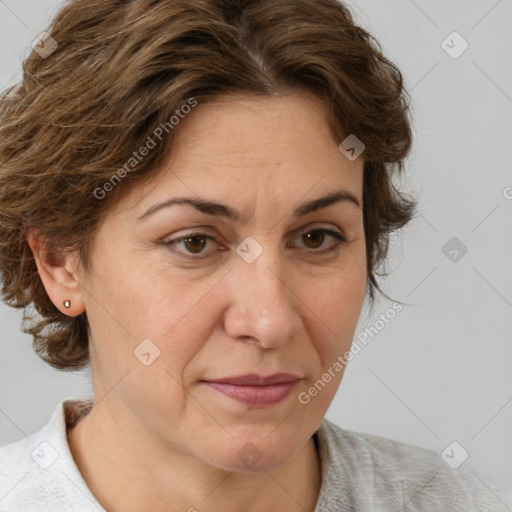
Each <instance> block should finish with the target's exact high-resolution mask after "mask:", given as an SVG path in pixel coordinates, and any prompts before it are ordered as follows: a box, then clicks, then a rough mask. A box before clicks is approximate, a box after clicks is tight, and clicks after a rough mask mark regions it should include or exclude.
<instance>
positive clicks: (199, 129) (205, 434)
mask: <svg viewBox="0 0 512 512" xmlns="http://www.w3.org/2000/svg"><path fill="white" fill-rule="evenodd" d="M324 108H325V107H324V105H323V103H321V102H320V100H318V99H317V98H315V97H313V96H310V95H308V94H299V93H293V94H290V95H288V96H283V97H280V98H278V99H277V98H274V99H268V98H266V99H257V98H254V97H251V96H241V95H240V96H238V95H237V96H231V97H230V98H229V99H223V100H222V101H216V102H215V103H211V104H203V105H202V104H199V105H198V106H197V107H196V108H195V109H193V110H192V112H191V113H190V114H188V116H187V117H186V118H185V119H183V120H182V121H181V122H180V124H179V126H178V127H176V128H175V130H177V133H176V135H177V139H176V141H175V145H174V147H173V151H172V155H171V156H169V158H168V160H167V162H166V163H165V165H163V166H162V169H161V172H160V173H159V174H158V176H157V177H155V178H154V179H152V180H151V181H150V182H148V184H146V185H145V186H144V187H143V188H141V187H139V188H135V189H133V190H132V191H130V193H129V194H128V195H127V196H126V197H124V198H123V199H122V200H121V201H120V202H119V203H118V204H117V205H116V208H115V210H114V211H112V213H110V214H109V216H108V217H106V218H105V220H104V222H103V223H102V225H101V226H100V230H99V232H98V233H97V236H96V237H95V239H94V242H93V245H92V253H91V255H92V270H91V272H90V273H89V274H87V275H85V274H81V277H80V279H79V281H80V285H81V293H82V299H83V302H84V306H85V310H86V313H87V317H88V319H89V323H90V326H91V340H90V345H91V357H92V369H93V379H94V386H95V394H96V400H100V399H101V401H100V402H99V404H98V405H97V407H105V411H107V410H108V411H109V414H112V415H113V416H114V417H123V418H126V417H129V418H130V419H132V420H133V422H134V423H133V424H134V425H136V426H137V429H139V430H140V429H142V431H144V432H145V433H146V435H147V433H148V432H150V433H151V435H152V436H154V438H155V439H156V440H157V441H158V442H159V443H164V445H165V446H166V447H167V448H170V449H173V450H177V451H178V452H180V453H182V454H186V455H191V456H193V457H195V458H196V459H199V460H201V461H203V462H206V463H208V464H210V465H214V466H216V467H219V468H224V469H228V470H235V471H247V470H248V469H252V470H253V471H259V470H261V471H263V470H272V469H274V468H277V467H279V466H281V465H283V464H284V463H285V462H286V461H287V460H288V459H290V458H291V457H292V456H293V455H294V454H295V453H296V451H297V450H298V449H299V447H300V446H301V445H303V443H305V441H306V440H307V439H308V438H309V437H310V436H311V435H312V434H313V433H314V432H315V430H316V429H317V428H318V427H319V425H320V423H321V422H322V419H323V417H324V415H325V412H326V411H327V409H328V407H329V405H330V403H331V401H332V399H333V397H334V395H335V392H336V390H337V388H338V386H339V383H340V380H341V378H342V373H343V370H339V369H338V371H336V370H335V371H333V368H336V366H335V362H336V361H337V360H338V357H339V356H342V355H343V354H344V353H345V352H346V351H347V350H349V348H350V346H351V341H352V338H353V336H354V331H355V328H356V325H357V320H358V317H359V314H360V311H361V308H362V305H363V301H364V295H365V291H366V283H367V274H366V254H365V239H364V230H363V216H362V207H361V204H362V183H363V162H362V159H361V158H358V159H357V160H355V161H349V160H348V159H347V158H345V156H344V155H343V154H342V153H341V152H340V151H339V150H338V144H339V143H340V142H341V141H338V140H334V139H333V138H332V136H331V133H330V131H329V128H328V125H327V122H326V120H325V117H324V114H325V110H324ZM342 191H344V193H346V194H351V195H352V196H354V197H355V198H356V199H357V201H358V202H359V205H360V206H358V205H357V204H356V203H355V202H353V201H351V200H338V201H334V202H331V203H329V204H328V205H326V204H324V205H322V204H319V205H317V206H318V208H316V209H312V208H308V207H307V206H306V205H308V203H310V202H311V201H313V200H315V199H318V198H321V197H323V196H327V195H330V194H335V193H341V192H342ZM183 197H188V198H193V199H194V200H195V201H198V202H199V201H209V202H213V203H218V204H220V205H224V206H222V207H221V206H216V207H213V206H210V207H208V208H206V207H199V208H196V207H194V206H192V205H190V204H185V203H181V204H180V203H177V204H173V205H171V206H167V207H162V208H158V209H156V208H155V205H159V204H161V203H165V202H167V201H170V200H171V199H172V200H176V199H177V198H183ZM148 211H150V212H152V213H147V212H148ZM228 211H229V212H236V217H237V218H235V216H234V215H231V216H228V215H227V214H226V212H228ZM314 230H328V231H323V232H322V231H314ZM329 232H334V233H335V234H340V235H343V236H345V237H346V239H347V240H348V241H347V242H344V243H341V245H338V244H337V239H336V238H335V235H334V236H333V235H332V234H330V233H329ZM192 235H194V236H192ZM187 237H190V238H189V239H187ZM180 239H181V240H180ZM149 340H150V341H149ZM329 369H330V377H331V378H330V382H327V381H326V379H324V381H323V384H322V386H318V385H317V392H316V394H315V393H314V392H313V393H309V392H308V390H309V389H310V388H311V387H312V386H314V384H315V382H317V381H319V380H321V379H322V375H323V374H324V373H325V372H327V371H328V370H329ZM281 372H284V373H288V374H294V375H295V376H296V377H297V378H298V380H297V381H296V382H295V384H294V385H293V387H292V388H291V390H290V389H289V388H290V387H291V386H289V388H288V390H289V393H288V394H287V396H285V397H284V398H282V397H281V399H280V400H278V395H279V393H278V391H279V390H277V387H274V389H273V390H272V389H271V388H268V387H267V388H265V389H267V391H266V392H264V391H263V389H264V388H259V391H258V390H257V389H256V391H254V389H255V388H252V390H253V392H252V393H250V389H247V388H245V391H248V392H247V393H246V394H245V395H244V397H243V398H242V399H240V400H239V399H237V398H234V397H232V396H228V395H226V394H225V393H224V392H223V391H221V390H219V389H218V388H215V387H213V386H211V385H210V384H208V381H212V380H218V379H220V380H226V379H227V378H229V377H238V376H242V375H246V374H257V375H259V376H263V377H267V376H270V375H273V374H276V373H281ZM280 388H281V390H282V389H286V387H285V386H280ZM318 388H320V389H321V390H320V391H318ZM224 389H225V390H227V391H229V390H231V391H233V392H236V390H240V393H241V394H243V392H244V389H242V388H241V387H236V386H231V387H230V386H224ZM262 395H264V396H263V398H262ZM306 395H307V396H308V397H309V400H306V399H305V396H306ZM313 395H314V396H313ZM251 397H252V398H251ZM265 397H266V399H267V400H266V401H265ZM299 397H302V400H300V399H299ZM258 398H259V399H260V401H258ZM273 399H275V400H274V402H273V403H271V401H272V400H273ZM251 400H252V401H251ZM305 402H308V403H305ZM249 443H251V444H249ZM247 456H249V459H248V458H247ZM250 457H252V459H250ZM249 460H253V461H257V463H256V465H254V467H253V466H252V464H254V462H251V463H249V462H248V461H249Z"/></svg>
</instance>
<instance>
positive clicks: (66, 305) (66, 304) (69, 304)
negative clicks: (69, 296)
mask: <svg viewBox="0 0 512 512" xmlns="http://www.w3.org/2000/svg"><path fill="white" fill-rule="evenodd" d="M64 307H65V308H70V307H71V301H69V300H65V301H64Z"/></svg>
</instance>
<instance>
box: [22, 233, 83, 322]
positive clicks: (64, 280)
mask: <svg viewBox="0 0 512 512" xmlns="http://www.w3.org/2000/svg"><path fill="white" fill-rule="evenodd" d="M27 242H28V245H29V246H30V249H32V253H33V255H34V259H35V262H36V265H37V270H38V272H39V277H40V278H41V281H42V282H43V285H44V287H45V290H46V293H47V294H48V296H49V297H50V299H51V301H52V302H53V303H54V304H55V306H56V307H57V308H58V309H59V310H60V311H61V312H62V313H64V314H65V315H68V316H78V315H80V314H82V313H83V312H84V311H85V304H84V301H83V297H82V288H81V285H80V283H79V281H78V269H79V257H78V252H77V251H75V252H64V251H62V252H59V253H55V252H49V251H48V250H47V248H46V246H45V244H44V237H40V236H39V237H38V236H36V233H34V232H30V233H29V234H28V236H27ZM67 300H69V301H70V303H71V305H70V307H69V308H66V307H65V306H64V302H65V301H67Z"/></svg>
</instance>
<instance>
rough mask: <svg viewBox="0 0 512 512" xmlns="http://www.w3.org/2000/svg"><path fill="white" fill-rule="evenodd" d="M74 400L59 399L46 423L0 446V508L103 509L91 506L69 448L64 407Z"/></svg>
mask: <svg viewBox="0 0 512 512" xmlns="http://www.w3.org/2000/svg"><path fill="white" fill-rule="evenodd" d="M73 403H74V402H71V401H63V402H60V403H59V404H58V406H57V408H56V409H55V410H54V412H53V414H52V415H51V418H50V420H49V422H48V423H47V424H46V425H44V426H43V427H42V428H40V429H39V430H38V431H36V432H34V433H33V434H31V435H29V436H26V437H24V438H22V439H19V440H18V441H14V442H13V443H10V444H7V445H5V446H2V447H0V511H9V512H21V511H23V512H26V511H27V510H37V511H40V512H50V511H52V512H71V511H72V510H84V511H85V510H95V511H96V512H97V511H98V510H102V509H101V507H99V506H94V505H96V504H95V503H94V498H93V497H92V495H90V491H89V490H88V489H87V487H86V485H85V482H84V481H83V479H82V477H81V474H80V472H79V470H78V468H77V466H76V464H75V462H74V460H73V457H72V455H71V452H70V449H69V444H68V441H67V430H66V423H67V419H68V415H69V414H68V411H67V407H69V406H70V405H71V406H72V405H73ZM65 406H66V409H65ZM71 410H73V408H72V407H71Z"/></svg>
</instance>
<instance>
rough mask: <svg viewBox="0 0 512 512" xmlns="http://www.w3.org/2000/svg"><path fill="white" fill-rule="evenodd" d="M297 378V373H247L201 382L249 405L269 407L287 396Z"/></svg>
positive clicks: (298, 378)
mask: <svg viewBox="0 0 512 512" xmlns="http://www.w3.org/2000/svg"><path fill="white" fill-rule="evenodd" d="M299 380H301V377H299V376H298V375H293V374H291V373H276V374H274V375H270V376H268V377H262V376H260V375H256V374H249V375H240V376H237V377H226V378H222V379H216V380H208V381H203V382H204V383H205V384H206V385H207V386H208V387H209V388H210V389H213V390H215V391H218V392H220V393H221V394H223V395H225V396H227V397H229V398H232V399H234V400H236V401H238V402H242V403H243V404H245V405H248V406H250V407H269V406H273V405H276V404H277V403H279V402H281V401H282V400H284V399H285V398H286V397H287V396H289V395H290V393H291V391H292V389H293V388H294V387H295V386H296V384H297V383H298V382H299Z"/></svg>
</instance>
